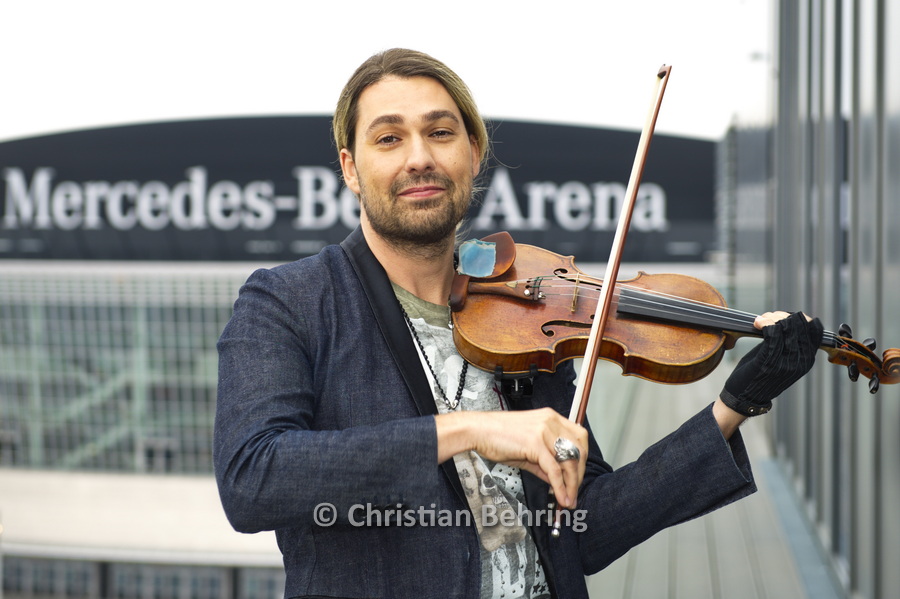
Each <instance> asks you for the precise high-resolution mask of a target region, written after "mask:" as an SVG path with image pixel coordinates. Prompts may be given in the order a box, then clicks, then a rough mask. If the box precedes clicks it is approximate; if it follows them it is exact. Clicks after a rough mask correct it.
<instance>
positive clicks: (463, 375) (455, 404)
mask: <svg viewBox="0 0 900 599" xmlns="http://www.w3.org/2000/svg"><path fill="white" fill-rule="evenodd" d="M400 311H401V312H403V318H404V319H405V320H406V326H408V327H409V330H410V331H411V332H412V336H413V339H415V340H416V345H418V346H419V351H420V352H421V353H422V357H423V358H424V359H425V365H426V366H428V371H429V372H431V378H433V379H434V384H435V385H437V388H438V391H440V392H441V399H443V400H444V403H445V404H447V407H448V408H450V410H451V411H452V410H455V409H456V408H457V407H458V406H459V401H460V399H462V392H463V388H464V387H465V386H466V372H467V371H468V370H469V363H468V362H466V361H465V360H463V365H462V370H461V371H460V373H459V386H458V387H457V388H456V397H454V398H453V401H450V399H449V398H447V394H446V393H445V392H444V388H443V387H442V386H441V382H440V381H439V380H438V377H437V374H435V372H434V368H432V367H431V361H430V360H429V359H428V355H427V354H426V353H425V347H424V346H423V345H422V342H421V341H420V340H419V334H418V333H417V332H416V327H414V326H413V323H412V320H410V318H409V314H407V313H406V309H405V308H404V307H403V306H402V305H401V306H400Z"/></svg>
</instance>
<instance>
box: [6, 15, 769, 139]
mask: <svg viewBox="0 0 900 599" xmlns="http://www.w3.org/2000/svg"><path fill="white" fill-rule="evenodd" d="M768 5H769V2H767V1H764V0H682V1H680V2H676V1H672V0H630V1H626V0H603V1H584V2H574V1H567V0H557V1H554V2H534V1H530V0H524V1H523V0H518V1H508V2H507V1H491V0H480V1H470V0H456V1H454V2H435V1H432V2H422V1H421V0H419V1H418V2H408V1H399V0H398V1H391V0H365V1H356V0H343V1H340V2H335V1H332V0H321V1H318V2H308V1H300V0H297V1H289V0H254V1H252V2H246V1H245V2H233V1H225V0H219V1H209V0H178V1H170V0H162V1H154V2H149V1H147V2H137V1H135V0H130V1H121V0H117V1H99V0H76V1H72V0H57V1H41V0H28V1H15V0H0V23H2V33H0V57H2V58H0V59H2V65H3V68H2V77H3V86H2V93H0V140H7V139H13V138H19V137H25V136H30V135H35V134H41V133H49V132H56V131H62V130H70V129H80V128H85V127H95V126H104V125H117V124H126V123H138V122H148V121H159V120H170V119H184V118H202V117H221V116H248V115H271V114H279V115H285V114H330V113H331V111H332V109H333V106H334V103H335V101H336V99H337V95H338V93H339V91H340V89H341V87H342V86H343V84H344V83H345V82H346V80H347V78H348V77H349V75H350V73H351V72H352V71H353V70H354V69H355V68H356V66H357V65H358V64H359V63H360V62H362V61H363V60H364V59H365V58H366V57H368V56H369V55H371V54H372V53H374V52H377V51H379V50H382V49H385V48H390V47H395V46H403V47H410V48H415V49H419V50H423V51H425V52H428V53H430V54H432V55H434V56H435V57H437V58H439V59H441V60H443V61H444V62H446V63H447V64H448V65H449V66H450V67H451V68H453V69H454V70H456V71H457V72H458V73H459V74H460V75H461V76H462V77H463V79H464V80H466V81H467V83H468V84H469V86H470V87H471V88H472V90H473V92H474V94H475V98H476V100H477V101H478V104H479V107H480V109H481V111H482V113H483V114H484V115H485V116H487V117H491V118H500V119H502V118H506V119H516V120H539V121H549V122H556V123H574V124H581V125H596V126H602V127H614V128H622V129H640V127H641V126H642V125H643V122H644V118H645V114H646V111H647V109H648V107H649V105H650V100H651V92H652V87H653V78H654V76H655V73H656V71H657V69H658V67H659V66H660V65H662V64H669V65H672V76H671V79H670V82H669V84H668V87H667V90H666V96H665V100H664V102H663V107H662V111H661V113H660V116H659V121H658V125H657V131H658V132H661V133H670V134H675V135H685V136H691V137H701V138H706V139H718V138H719V137H721V135H722V134H723V133H724V131H725V130H726V128H727V126H728V125H729V123H730V122H731V121H732V119H733V118H734V117H735V114H737V113H740V114H741V116H742V120H747V119H750V120H754V119H758V118H761V115H763V114H764V113H765V110H766V108H767V106H768V94H769V89H768V88H769V86H770V81H771V77H772V70H773V67H772V64H771V57H770V55H769V54H770V48H769V37H770V33H769V32H770V15H769V14H768V12H767V10H768Z"/></svg>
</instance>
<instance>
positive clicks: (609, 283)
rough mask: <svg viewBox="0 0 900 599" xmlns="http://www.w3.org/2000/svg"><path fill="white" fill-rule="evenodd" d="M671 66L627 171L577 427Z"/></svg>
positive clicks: (664, 69)
mask: <svg viewBox="0 0 900 599" xmlns="http://www.w3.org/2000/svg"><path fill="white" fill-rule="evenodd" d="M671 71H672V67H671V66H666V65H663V66H661V67H660V68H659V71H658V72H657V74H656V81H655V86H654V90H653V102H652V105H651V107H650V112H649V113H648V114H647V120H646V122H645V123H644V128H643V130H642V131H641V137H640V140H639V141H638V147H637V152H636V153H635V156H634V164H633V165H632V167H631V176H630V178H629V180H628V187H627V188H626V189H625V201H624V202H623V203H622V209H621V212H620V214H619V223H618V226H617V227H616V236H615V237H614V238H613V244H612V249H611V250H610V253H609V262H608V263H607V265H606V276H605V277H604V279H603V281H604V284H603V285H602V287H601V290H600V298H599V300H598V301H597V306H598V310H597V312H595V314H596V316H595V317H594V322H593V323H592V324H591V332H590V335H589V337H588V341H587V347H586V348H585V350H584V361H583V362H582V365H581V369H580V370H579V373H578V379H577V380H578V382H577V384H576V387H575V399H574V401H573V402H572V410H571V412H570V413H569V420H573V421H575V422H577V423H578V424H583V423H584V416H585V412H586V411H587V404H588V396H589V395H590V393H591V385H592V384H593V382H594V371H595V370H596V368H597V360H598V359H599V358H600V347H601V346H602V345H603V334H604V333H605V332H606V323H607V321H608V320H609V313H610V310H611V307H612V299H613V290H614V288H615V285H616V280H617V279H618V277H619V264H620V263H621V262H622V248H623V247H624V246H625V236H626V235H627V234H628V227H629V226H630V225H631V215H632V213H633V212H634V204H635V200H636V198H637V193H638V188H639V187H640V184H641V177H642V175H643V173H644V165H645V164H646V162H647V153H648V151H649V148H650V140H651V139H652V138H653V131H654V129H655V128H656V117H657V116H658V115H659V108H660V106H661V105H662V99H663V94H665V92H666V84H667V83H668V81H669V73H670V72H671Z"/></svg>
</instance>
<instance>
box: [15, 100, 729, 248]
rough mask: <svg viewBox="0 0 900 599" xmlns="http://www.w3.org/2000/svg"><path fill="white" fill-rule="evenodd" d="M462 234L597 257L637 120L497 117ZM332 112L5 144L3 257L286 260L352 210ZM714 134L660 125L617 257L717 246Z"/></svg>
mask: <svg viewBox="0 0 900 599" xmlns="http://www.w3.org/2000/svg"><path fill="white" fill-rule="evenodd" d="M491 130H492V135H493V147H492V155H493V158H492V161H491V164H490V166H489V168H487V169H485V171H484V172H483V174H482V176H481V178H480V180H479V186H480V187H481V188H482V190H481V191H480V192H479V193H478V194H477V196H476V201H475V202H474V204H473V206H472V209H471V210H470V213H469V227H468V233H467V236H468V237H483V236H485V235H488V234H490V233H493V232H495V231H498V230H506V231H509V232H510V233H511V234H512V236H513V238H514V239H515V240H516V241H518V242H521V243H531V244H534V245H539V246H541V247H545V248H547V249H550V250H552V251H554V252H557V253H560V254H564V255H574V256H576V257H577V259H578V260H579V261H580V262H601V261H605V260H606V257H607V254H608V252H609V247H610V244H611V242H612V238H613V235H614V232H615V229H616V225H617V220H618V216H619V210H620V207H621V203H622V201H623V199H624V196H625V188H626V184H627V181H628V178H629V176H630V173H631V166H632V163H633V161H634V153H635V150H636V148H637V143H638V137H639V134H638V133H637V132H627V131H617V130H609V129H596V128H585V127H572V126H562V125H549V124H537V123H522V122H506V121H504V122H496V121H495V122H492V123H491ZM330 133H331V132H330V119H329V118H328V117H259V118H234V119H215V120H213V119H210V120H198V121H177V122H165V123H152V124H143V125H130V126H122V127H110V128H103V129H94V130H86V131H75V132H67V133H59V134H55V135H46V136H40V137H34V138H28V139H19V140H14V141H8V142H4V143H0V175H2V178H0V202H2V203H0V259H3V258H16V259H80V260H91V259H97V260H266V261H270V260H277V261H286V260H293V259H296V258H299V257H302V256H306V255H309V254H313V253H316V252H317V251H319V249H320V248H322V247H323V246H324V245H326V244H328V243H337V242H340V241H341V240H342V239H343V238H344V237H345V236H346V235H347V233H348V232H349V231H350V230H352V229H353V228H355V227H356V226H357V224H358V223H359V205H358V202H357V200H356V197H355V196H354V195H353V194H352V193H351V192H350V191H349V190H348V189H347V188H345V187H344V186H343V184H342V181H341V177H340V168H339V165H338V162H337V152H336V150H335V148H334V146H333V144H332V142H331V135H330ZM714 151H715V144H714V143H713V142H710V141H702V140H696V139H685V138H677V137H671V136H663V135H657V136H655V137H654V139H653V142H652V144H651V147H650V156H649V159H648V161H647V166H646V168H645V171H644V177H643V183H642V185H641V187H640V189H639V192H638V197H637V201H636V206H635V212H634V216H633V217H632V222H631V229H630V232H629V236H628V242H627V244H626V249H625V254H624V259H625V260H626V261H638V262H661V261H662V262H664V261H692V262H693V261H702V260H704V259H705V255H706V253H707V252H708V251H710V250H711V249H713V245H714V237H715V234H714V231H715V226H714V208H713V196H714V165H715V158H714Z"/></svg>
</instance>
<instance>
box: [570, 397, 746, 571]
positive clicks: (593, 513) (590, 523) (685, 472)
mask: <svg viewBox="0 0 900 599" xmlns="http://www.w3.org/2000/svg"><path fill="white" fill-rule="evenodd" d="M591 441H592V443H593V437H591ZM591 454H592V457H591V459H590V461H589V464H588V469H589V474H588V476H589V477H590V479H589V481H588V483H587V484H584V485H583V486H582V489H581V491H580V493H579V500H578V501H579V503H578V507H579V508H580V509H584V510H586V511H585V514H586V519H585V528H584V531H583V532H582V533H581V534H579V535H578V543H579V546H580V551H579V553H580V555H581V559H582V567H583V570H584V572H585V574H593V573H595V572H597V571H599V570H601V569H603V568H604V567H606V566H607V565H609V564H610V563H612V562H613V561H614V560H616V559H617V558H619V557H620V556H622V555H623V554H624V553H625V552H627V551H628V550H629V549H631V548H632V547H634V546H636V545H638V544H640V543H642V542H643V541H645V540H647V539H648V538H650V537H651V536H653V535H654V534H656V533H657V532H659V531H661V530H663V529H664V528H667V527H669V526H673V525H675V524H679V523H681V522H685V521H687V520H691V519H693V518H697V517H699V516H702V515H704V514H707V513H709V512H711V511H714V510H716V509H719V508H721V507H724V506H726V505H728V504H730V503H732V502H734V501H737V500H738V499H740V498H742V497H745V496H747V495H750V494H751V493H753V492H755V491H756V485H755V482H754V480H753V473H752V471H751V468H750V461H749V457H748V455H747V451H746V448H745V446H744V443H743V440H742V438H741V435H740V432H736V433H735V434H734V435H733V436H732V437H731V439H730V440H726V439H725V438H724V436H723V435H722V433H721V431H720V430H719V427H718V424H717V423H716V420H715V418H714V417H713V415H712V405H711V404H710V406H708V407H707V408H705V409H704V410H702V411H701V412H700V413H698V414H696V415H695V416H694V417H692V418H690V419H689V420H687V421H686V422H685V423H684V424H682V425H681V426H680V427H679V428H678V429H677V430H676V431H674V432H672V433H671V434H669V435H667V436H666V437H664V438H663V439H662V440H660V441H658V442H657V443H655V444H653V445H652V446H650V447H649V448H647V449H646V450H645V451H644V452H643V453H642V454H641V456H640V457H639V458H638V459H637V460H635V461H634V462H632V463H630V464H627V465H625V466H623V467H621V468H618V469H616V470H612V469H611V468H610V467H609V466H608V464H606V463H605V462H603V461H602V459H600V458H599V449H598V448H597V447H596V444H595V443H594V447H592V449H591ZM586 478H587V477H586Z"/></svg>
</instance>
